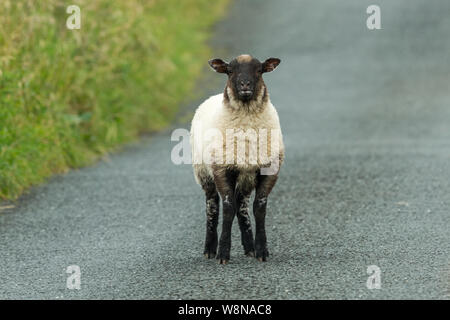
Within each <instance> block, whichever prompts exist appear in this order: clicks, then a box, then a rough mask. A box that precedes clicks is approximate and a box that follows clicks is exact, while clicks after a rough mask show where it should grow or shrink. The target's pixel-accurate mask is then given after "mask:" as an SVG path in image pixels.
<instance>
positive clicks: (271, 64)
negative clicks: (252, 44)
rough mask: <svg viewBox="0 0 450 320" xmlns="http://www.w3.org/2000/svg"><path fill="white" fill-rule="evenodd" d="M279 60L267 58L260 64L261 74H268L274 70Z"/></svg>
mask: <svg viewBox="0 0 450 320" xmlns="http://www.w3.org/2000/svg"><path fill="white" fill-rule="evenodd" d="M280 62H281V60H280V59H278V58H269V59H267V60H266V61H264V62H263V64H262V72H270V71H273V70H275V68H276V67H278V65H279V64H280Z"/></svg>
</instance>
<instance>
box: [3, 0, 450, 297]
mask: <svg viewBox="0 0 450 320" xmlns="http://www.w3.org/2000/svg"><path fill="white" fill-rule="evenodd" d="M369 4H372V1H370V2H369V1H360V0H354V1H348V0H346V1H334V0H328V1H297V0H295V1H294V0H290V1H282V2H280V1H270V0H267V1H245V2H244V1H235V2H234V4H233V5H232V7H231V8H230V13H229V15H228V17H227V18H226V19H225V20H224V21H223V22H221V23H220V24H219V25H218V26H217V27H216V28H215V31H214V38H213V40H212V43H213V45H214V47H215V50H216V54H217V55H219V56H221V57H223V58H230V57H233V56H236V55H238V54H240V53H251V54H253V55H255V56H256V57H259V58H260V59H264V58H267V57H269V56H275V57H279V58H281V59H282V63H281V65H280V66H279V68H278V69H277V70H276V71H275V72H273V73H271V74H268V75H267V76H266V83H267V85H268V88H269V92H270V93H271V99H272V102H273V103H274V105H275V106H276V107H277V109H278V110H279V114H280V119H281V124H282V129H283V133H284V139H285V145H286V162H285V164H284V166H283V168H282V171H281V175H280V179H279V181H278V184H277V185H276V187H275V189H274V191H273V192H272V194H271V197H270V198H269V202H268V218H267V232H268V245H269V250H270V252H271V256H270V258H269V261H268V262H267V263H259V262H257V261H256V260H255V259H252V258H248V257H245V256H244V255H243V251H242V249H241V245H240V241H239V231H238V227H237V223H235V225H234V227H233V244H232V251H231V261H230V263H229V264H228V265H226V266H223V265H219V264H217V262H216V261H215V260H206V259H204V257H203V255H202V250H203V241H204V232H205V230H204V228H205V214H204V199H203V193H202V191H201V189H200V188H199V187H198V186H197V185H196V184H195V182H194V178H193V175H192V170H191V167H190V166H189V165H180V166H175V165H174V164H173V163H172V162H171V161H170V152H171V149H172V147H173V146H174V145H175V143H173V142H171V141H170V130H169V131H167V132H165V133H162V134H158V135H156V136H153V137H152V138H150V139H143V141H142V142H141V143H139V144H137V145H134V146H131V147H128V148H126V149H125V150H124V151H123V152H121V153H119V154H116V155H114V156H111V157H110V159H109V160H108V161H104V162H100V163H98V164H97V165H95V166H92V167H89V168H85V169H82V170H78V171H72V172H70V173H69V174H67V175H64V176H58V177H55V178H53V179H51V181H50V182H49V183H48V184H46V185H43V186H40V187H36V188H33V190H32V191H31V192H30V193H29V194H28V195H26V196H24V197H23V198H22V199H21V200H20V201H19V202H18V203H17V204H16V207H15V208H12V209H3V210H2V211H1V212H0V298H9V299H11V298H26V299H36V298H45V299H57V298H58V299H74V298H76V299H88V298H100V299H103V298H117V299H119V298H124V299H128V298H133V299H141V298H146V299H155V298H160V299H179V298H186V299H197V298H206V299H210V298H218V299H219V298H220V299H235V298H238V299H247V298H255V299H259V298H264V299H281V298H283V299H303V298H306V299H317V298H324V299H331V298H337V299H391V298H396V299H403V298H412V299H425V298H433V299H448V298H450V232H449V231H450V215H449V205H450V192H449V190H450V161H449V156H450V125H449V123H450V81H449V79H450V77H449V76H450V61H449V57H450V55H449V52H450V40H449V30H450V2H449V1H448V0H439V1H438V0H436V1H425V0H422V1H411V0H396V1H381V0H379V1H377V4H378V5H380V7H381V23H382V29H381V30H375V31H369V30H368V29H367V28H366V23H365V21H366V17H367V14H366V8H367V6H368V5H369ZM205 65H206V61H205ZM206 72H208V77H210V79H214V80H213V81H212V82H211V81H204V82H205V83H206V82H208V83H212V85H209V86H208V87H207V88H206V87H203V86H201V85H199V90H200V91H199V92H201V90H204V91H205V92H206V91H208V92H210V91H214V92H220V90H222V87H223V85H224V82H225V79H224V78H221V75H219V74H214V73H212V72H209V71H207V69H206V68H205V73H206ZM211 86H212V87H213V88H211ZM205 94H206V93H205ZM194 107H195V106H194V105H193V104H190V106H189V108H190V110H192V109H193V108H194ZM180 126H181V127H185V128H189V125H188V124H182V125H180ZM4 205H5V204H3V206H4ZM69 265H78V266H79V267H80V269H81V289H80V290H69V289H67V288H66V279H67V277H68V274H66V268H67V266H69ZM370 265H376V266H378V267H379V268H380V270H381V289H373V290H369V289H368V288H367V287H366V280H367V278H368V276H369V275H368V274H367V272H366V271H367V267H368V266H370Z"/></svg>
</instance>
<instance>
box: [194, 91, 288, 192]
mask: <svg viewBox="0 0 450 320" xmlns="http://www.w3.org/2000/svg"><path fill="white" fill-rule="evenodd" d="M227 89H228V90H229V88H227ZM228 96H229V98H230V100H229V102H227V103H225V102H224V95H223V93H221V94H217V95H215V96H212V97H210V98H208V99H207V100H205V101H204V102H203V103H202V104H201V105H200V106H199V107H198V108H197V110H196V112H195V115H194V118H193V120H192V125H191V137H190V142H191V147H192V160H193V162H192V163H193V167H194V175H195V179H196V181H197V183H199V184H202V181H205V179H213V176H212V170H211V165H212V164H214V165H216V166H223V167H224V168H230V167H235V168H236V169H238V170H240V171H241V173H245V172H247V173H248V175H247V177H245V176H246V175H245V174H244V175H242V177H241V179H245V180H247V179H250V180H252V182H253V180H254V172H256V170H257V169H259V168H261V167H263V166H264V167H267V166H270V165H271V163H272V162H273V161H278V160H279V165H281V162H282V160H283V158H284V144H283V138H282V134H281V127H280V122H279V118H278V113H277V111H276V110H275V107H274V106H273V105H272V103H271V102H270V99H269V97H268V96H267V100H266V101H265V102H263V101H262V98H260V99H258V100H256V101H253V102H251V103H250V104H249V105H247V106H246V107H245V106H243V105H242V102H240V101H236V100H234V99H233V95H232V94H228ZM259 96H260V97H262V95H261V94H260V95H259ZM261 129H263V130H261ZM227 130H228V137H229V139H227ZM230 130H234V131H232V132H230ZM264 131H265V132H266V134H267V136H266V137H264ZM233 132H234V134H235V137H236V139H237V140H238V141H237V142H236V141H234V140H235V139H230V137H232V135H231V134H230V133H233ZM261 134H262V135H261ZM272 135H273V137H272ZM277 138H278V139H277ZM227 140H228V141H227ZM272 140H273V141H272ZM243 141H245V143H244V144H243V143H241V142H243ZM238 145H239V146H240V147H243V148H244V149H241V151H244V152H238V150H239V148H240V147H238ZM277 150H279V152H277ZM272 153H273V154H272ZM230 159H232V160H234V161H232V162H230ZM242 182H244V181H242Z"/></svg>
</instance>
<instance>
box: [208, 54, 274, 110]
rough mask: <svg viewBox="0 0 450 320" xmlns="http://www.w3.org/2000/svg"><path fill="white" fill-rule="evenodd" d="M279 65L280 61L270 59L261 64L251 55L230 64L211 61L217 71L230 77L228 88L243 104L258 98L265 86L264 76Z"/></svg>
mask: <svg viewBox="0 0 450 320" xmlns="http://www.w3.org/2000/svg"><path fill="white" fill-rule="evenodd" d="M279 63H280V59H277V58H269V59H267V60H266V61H264V62H263V63H261V62H260V61H259V60H258V59H255V58H253V57H251V56H249V55H241V56H239V57H237V58H236V59H233V60H232V61H231V62H230V63H226V62H224V61H223V60H221V59H213V60H210V61H209V64H210V66H211V67H212V68H213V69H214V70H215V71H217V72H219V73H226V74H227V75H228V86H229V87H231V89H232V90H233V93H234V96H235V97H236V98H237V99H239V100H241V101H243V102H248V101H250V100H252V99H255V98H256V95H257V94H258V93H259V91H260V90H259V89H260V88H261V86H262V85H263V84H264V82H263V80H262V74H263V73H264V72H270V71H272V70H274V69H275V68H276V67H277V66H278V64H279Z"/></svg>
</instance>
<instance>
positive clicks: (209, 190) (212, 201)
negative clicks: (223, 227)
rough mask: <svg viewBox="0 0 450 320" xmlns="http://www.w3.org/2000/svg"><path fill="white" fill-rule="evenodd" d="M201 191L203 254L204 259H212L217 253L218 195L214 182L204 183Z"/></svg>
mask: <svg viewBox="0 0 450 320" xmlns="http://www.w3.org/2000/svg"><path fill="white" fill-rule="evenodd" d="M202 187H203V190H204V191H205V195H206V239H205V250H204V251H203V254H204V255H205V257H206V258H208V259H210V258H214V257H215V256H216V252H217V223H218V221H219V194H218V193H217V190H216V186H215V185H214V181H212V180H210V181H208V182H205V183H204V184H203V185H202Z"/></svg>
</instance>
